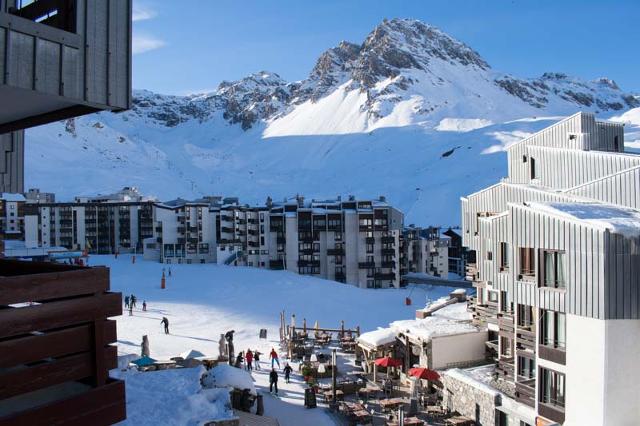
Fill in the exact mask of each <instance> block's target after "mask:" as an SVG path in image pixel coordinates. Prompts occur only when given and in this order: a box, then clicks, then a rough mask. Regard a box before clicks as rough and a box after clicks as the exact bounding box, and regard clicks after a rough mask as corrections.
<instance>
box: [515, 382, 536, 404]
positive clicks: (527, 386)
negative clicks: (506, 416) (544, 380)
mask: <svg viewBox="0 0 640 426" xmlns="http://www.w3.org/2000/svg"><path fill="white" fill-rule="evenodd" d="M516 401H518V402H521V403H523V404H526V405H528V406H529V407H535V405H536V379H528V380H525V381H521V382H516Z"/></svg>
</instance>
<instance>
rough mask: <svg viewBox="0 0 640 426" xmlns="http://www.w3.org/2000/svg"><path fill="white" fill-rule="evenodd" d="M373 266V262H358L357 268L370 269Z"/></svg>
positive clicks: (374, 265)
mask: <svg viewBox="0 0 640 426" xmlns="http://www.w3.org/2000/svg"><path fill="white" fill-rule="evenodd" d="M375 267H376V263H375V262H358V269H372V268H375Z"/></svg>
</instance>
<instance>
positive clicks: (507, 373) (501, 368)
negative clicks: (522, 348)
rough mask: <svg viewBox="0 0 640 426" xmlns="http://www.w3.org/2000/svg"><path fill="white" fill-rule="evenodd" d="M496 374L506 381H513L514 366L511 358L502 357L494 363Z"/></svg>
mask: <svg viewBox="0 0 640 426" xmlns="http://www.w3.org/2000/svg"><path fill="white" fill-rule="evenodd" d="M496 372H497V373H498V374H499V375H500V376H501V377H503V378H505V379H507V380H513V378H514V377H515V366H514V363H513V357H502V358H500V359H498V362H497V363H496Z"/></svg>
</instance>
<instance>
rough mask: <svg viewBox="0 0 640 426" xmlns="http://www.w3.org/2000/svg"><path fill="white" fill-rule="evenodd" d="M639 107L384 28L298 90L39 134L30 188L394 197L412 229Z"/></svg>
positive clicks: (238, 88) (339, 50)
mask: <svg viewBox="0 0 640 426" xmlns="http://www.w3.org/2000/svg"><path fill="white" fill-rule="evenodd" d="M639 106H640V98H639V97H638V96H637V95H633V94H630V93H627V92H624V91H622V90H621V89H620V88H619V87H618V86H617V85H616V84H615V82H613V81H612V80H609V79H606V78H600V79H597V80H594V81H583V80H580V79H576V78H573V77H570V76H567V75H564V74H559V73H546V74H544V75H543V76H541V77H538V78H533V79H521V78H517V77H514V76H509V75H506V74H504V73H501V72H499V71H497V70H494V69H492V68H491V67H490V65H489V64H488V63H487V62H486V61H484V59H482V57H481V56H480V55H479V54H478V53H477V52H475V51H474V50H473V49H472V48H470V47H469V46H467V45H465V44H464V43H462V42H460V41H458V40H455V39H454V38H452V37H451V36H449V35H447V34H446V33H444V32H443V31H441V30H439V29H437V28H435V27H433V26H430V25H427V24H424V23H422V22H419V21H415V20H401V19H393V20H388V21H387V20H385V21H383V22H382V23H381V24H380V25H378V26H377V27H376V28H375V29H374V30H373V31H372V32H371V33H370V34H369V36H368V37H367V38H366V39H365V40H364V41H363V42H362V43H361V44H354V43H348V42H342V43H340V44H339V45H338V46H336V47H334V48H331V49H328V50H327V51H326V52H324V53H323V54H322V55H320V57H319V58H318V61H317V63H316V66H315V67H314V68H313V69H312V70H311V72H310V74H309V76H308V77H307V78H306V79H305V80H302V81H297V82H286V81H284V80H283V79H281V78H280V77H279V76H278V75H277V74H275V73H271V72H266V71H261V72H258V73H255V74H252V75H250V76H247V77H245V78H243V79H240V80H238V81H232V82H223V83H221V84H220V86H219V88H218V90H216V91H215V92H212V93H204V94H198V95H189V96H167V95H160V94H156V93H152V92H149V91H136V92H135V93H134V103H133V107H132V109H131V110H130V111H128V112H124V113H120V114H111V113H100V114H95V115H91V116H86V117H81V118H78V119H75V120H69V121H67V122H63V123H53V124H51V125H48V126H44V127H41V128H35V129H31V130H29V131H28V132H27V144H26V149H25V151H26V184H27V186H28V187H40V188H41V189H42V190H46V191H52V192H56V193H57V194H58V198H59V199H61V200H65V199H67V200H68V199H71V198H72V197H73V196H75V195H93V194H95V193H107V192H113V191H115V190H118V189H120V188H121V187H123V186H131V185H135V186H138V187H140V189H141V190H142V191H143V192H144V193H147V194H150V195H156V196H158V197H159V198H162V199H170V198H175V197H178V196H181V197H185V198H188V197H197V196H203V195H226V196H238V197H240V198H241V199H242V200H243V201H245V202H249V203H252V204H253V203H258V202H263V201H264V200H265V199H266V197H267V196H271V197H273V198H274V199H280V198H283V197H291V196H293V195H295V194H297V193H300V194H304V195H305V196H307V197H308V198H325V197H333V196H336V195H349V194H353V195H356V196H360V197H374V196H378V195H385V196H387V198H388V199H389V200H390V201H391V202H392V203H393V204H395V205H396V206H397V207H399V208H400V209H402V210H403V211H405V213H406V214H407V218H406V219H407V222H408V223H412V222H413V223H416V224H422V225H426V224H432V225H455V224H457V223H458V222H459V219H458V218H459V214H458V210H459V197H460V196H461V195H463V194H468V193H471V192H473V191H475V190H477V189H479V188H481V187H483V186H486V185H488V184H489V183H490V182H495V181H496V180H497V179H499V178H500V177H502V176H504V175H505V174H506V168H505V166H506V163H505V161H504V156H503V154H502V151H503V148H504V145H505V144H508V143H511V142H513V141H515V140H517V139H519V138H522V137H524V136H526V135H528V134H530V133H532V132H534V131H537V130H540V129H541V128H543V127H546V126H548V125H550V124H552V123H553V122H554V121H555V120H557V119H558V118H560V117H561V116H566V115H569V114H572V113H574V112H576V111H577V110H585V111H593V112H596V113H598V114H599V115H600V116H602V117H610V116H612V115H614V114H615V115H616V117H622V118H621V120H623V121H624V120H632V121H633V120H635V119H634V118H633V117H632V116H629V117H627V116H626V115H621V114H622V113H624V111H626V110H628V109H630V108H634V107H639ZM627 114H631V113H627ZM545 117H546V118H545ZM634 122H635V121H634ZM629 127H631V126H629ZM630 130H633V129H630ZM636 131H637V128H636V130H633V132H631V133H630V134H629V135H628V137H629V140H630V141H631V142H632V145H633V143H634V142H633V141H637V140H639V139H640V136H638V133H637V132H636ZM634 132H636V133H634ZM51 164H56V165H57V166H58V167H55V168H54V167H51ZM79 176H82V179H79V178H78V177H79Z"/></svg>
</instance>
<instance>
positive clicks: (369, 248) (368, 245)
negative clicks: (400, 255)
mask: <svg viewBox="0 0 640 426" xmlns="http://www.w3.org/2000/svg"><path fill="white" fill-rule="evenodd" d="M367 253H373V244H367Z"/></svg>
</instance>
